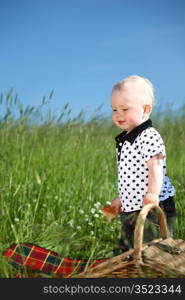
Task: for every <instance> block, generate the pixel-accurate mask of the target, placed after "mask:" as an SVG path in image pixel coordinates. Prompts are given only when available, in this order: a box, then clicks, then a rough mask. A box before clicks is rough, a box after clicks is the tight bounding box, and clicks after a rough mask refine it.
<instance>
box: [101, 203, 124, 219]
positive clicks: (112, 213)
mask: <svg viewBox="0 0 185 300" xmlns="http://www.w3.org/2000/svg"><path fill="white" fill-rule="evenodd" d="M121 212H122V210H121V201H120V199H119V198H116V199H114V200H113V201H112V202H111V205H105V206H104V207H103V208H102V213H103V215H104V216H105V217H106V218H107V220H109V221H110V220H113V219H115V218H116V217H117V215H118V214H120V213H121Z"/></svg>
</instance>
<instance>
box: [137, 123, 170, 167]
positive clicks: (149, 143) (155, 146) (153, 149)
mask: <svg viewBox="0 0 185 300" xmlns="http://www.w3.org/2000/svg"><path fill="white" fill-rule="evenodd" d="M141 140H142V141H141V153H142V158H143V159H144V160H145V162H147V161H148V160H149V159H150V158H152V157H153V156H155V155H157V154H160V153H161V154H162V155H163V158H165V157H166V151H165V145H164V142H163V140H162V138H161V136H160V134H159V133H158V132H157V131H156V130H155V129H154V128H149V129H147V130H145V131H144V132H143V133H142V137H141Z"/></svg>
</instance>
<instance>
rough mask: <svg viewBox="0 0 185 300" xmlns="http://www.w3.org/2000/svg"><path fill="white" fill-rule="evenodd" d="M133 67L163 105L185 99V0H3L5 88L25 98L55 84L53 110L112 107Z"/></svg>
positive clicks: (30, 100) (0, 43)
mask: <svg viewBox="0 0 185 300" xmlns="http://www.w3.org/2000/svg"><path fill="white" fill-rule="evenodd" d="M132 74H138V75H141V76H145V77H147V78H149V79H150V80H151V81H152V82H153V84H154V86H155V88H156V97H157V103H158V105H162V104H165V105H168V106H169V104H168V103H172V102H174V103H175V106H176V107H177V106H180V105H181V104H182V103H184V102H185V84H184V80H185V1H183V0H174V1H172V0H155V1H153V0H146V1H145V0H133V1H130V0H93V1H92V0H32V1H30V0H29V1H28V0H4V1H2V0H0V92H2V93H3V94H6V93H7V91H8V90H9V89H10V88H13V89H14V92H15V93H18V94H19V98H20V99H21V102H22V103H23V104H24V106H27V105H38V104H39V103H40V102H41V99H42V97H43V96H44V95H46V96H48V95H49V94H50V91H51V90H54V96H53V99H52V102H51V105H50V107H51V108H52V109H53V110H54V111H57V110H61V109H62V107H63V106H64V104H65V103H66V102H69V104H70V107H71V109H72V111H73V114H77V113H79V111H80V110H81V109H82V108H85V109H86V111H87V113H90V112H92V111H93V110H94V109H95V108H97V107H98V106H99V105H101V104H103V108H102V111H105V112H106V113H109V112H110V93H111V89H112V86H113V85H114V84H115V83H116V82H118V81H119V80H121V79H122V78H123V77H126V76H129V75H132Z"/></svg>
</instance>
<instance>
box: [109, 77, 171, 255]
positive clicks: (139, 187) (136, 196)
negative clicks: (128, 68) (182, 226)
mask: <svg viewBox="0 0 185 300" xmlns="http://www.w3.org/2000/svg"><path fill="white" fill-rule="evenodd" d="M111 102H112V120H113V122H114V123H115V124H116V125H117V126H118V127H120V128H121V129H122V130H123V132H122V133H121V134H119V135H118V136H117V137H116V138H115V139H116V151H117V167H118V191H119V197H117V198H115V199H114V200H113V201H112V206H114V207H115V209H116V211H117V212H118V213H120V217H121V223H122V238H121V241H120V249H121V250H122V251H126V250H128V249H130V248H133V246H134V245H133V234H134V228H135V224H136V219H137V216H138V213H139V212H140V210H141V208H142V207H143V206H144V205H146V204H148V203H154V204H156V205H158V204H159V205H160V206H161V207H162V208H163V210H164V212H165V214H166V217H167V224H168V228H169V231H170V233H171V235H172V234H173V228H174V220H175V205H174V200H173V196H174V194H175V189H174V187H173V185H172V184H171V181H170V179H169V178H168V177H167V174H166V153H165V146H164V143H163V140H162V138H161V136H160V134H159V133H158V132H157V131H156V130H155V129H154V128H153V127H152V122H151V120H150V119H149V116H150V114H151V112H152V109H153V105H154V89H153V85H152V83H151V82H150V81H149V80H148V79H146V78H144V77H140V76H136V75H134V76H130V77H127V78H125V79H123V80H122V81H120V82H119V83H117V84H116V85H115V86H114V87H113V91H112V96H111ZM158 229H159V225H158V222H157V219H156V215H155V213H153V212H151V213H149V215H148V218H147V222H145V232H144V242H148V241H151V240H153V239H154V238H157V237H160V235H159V230H158Z"/></svg>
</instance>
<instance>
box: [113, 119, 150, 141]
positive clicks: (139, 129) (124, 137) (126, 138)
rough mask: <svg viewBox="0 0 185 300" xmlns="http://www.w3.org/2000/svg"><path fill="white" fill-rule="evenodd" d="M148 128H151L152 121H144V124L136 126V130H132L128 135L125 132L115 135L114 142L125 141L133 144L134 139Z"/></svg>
mask: <svg viewBox="0 0 185 300" xmlns="http://www.w3.org/2000/svg"><path fill="white" fill-rule="evenodd" d="M148 127H152V121H151V120H150V119H148V120H147V121H145V122H144V123H142V124H140V125H139V126H137V127H136V128H134V129H133V130H132V131H130V132H129V133H127V131H123V132H122V133H120V134H119V135H117V136H116V137H115V140H116V142H117V143H120V142H121V143H124V142H125V141H128V142H130V143H131V144H133V142H134V141H135V139H136V137H137V136H138V135H139V134H140V133H141V132H142V131H143V130H145V129H147V128H148Z"/></svg>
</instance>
